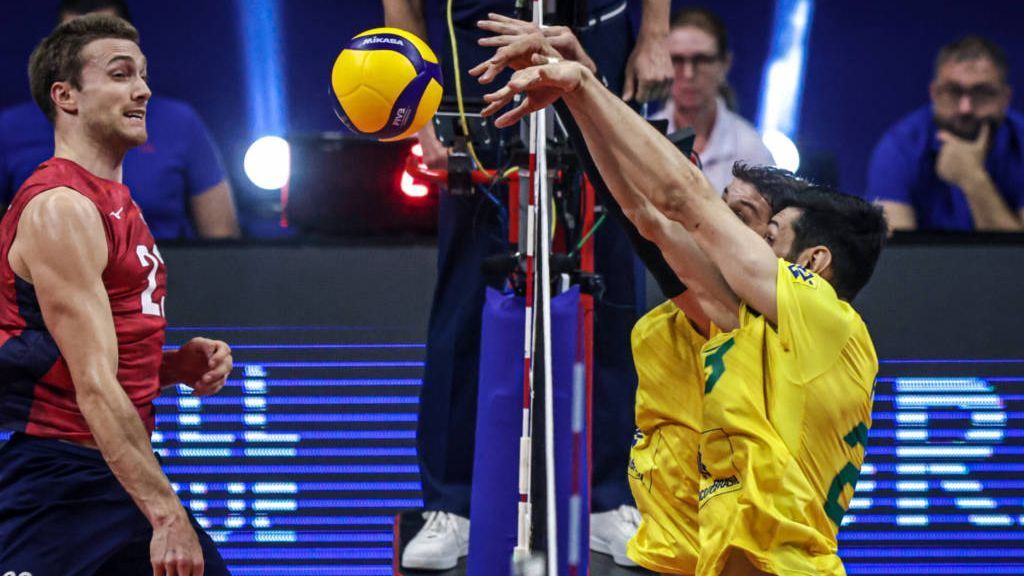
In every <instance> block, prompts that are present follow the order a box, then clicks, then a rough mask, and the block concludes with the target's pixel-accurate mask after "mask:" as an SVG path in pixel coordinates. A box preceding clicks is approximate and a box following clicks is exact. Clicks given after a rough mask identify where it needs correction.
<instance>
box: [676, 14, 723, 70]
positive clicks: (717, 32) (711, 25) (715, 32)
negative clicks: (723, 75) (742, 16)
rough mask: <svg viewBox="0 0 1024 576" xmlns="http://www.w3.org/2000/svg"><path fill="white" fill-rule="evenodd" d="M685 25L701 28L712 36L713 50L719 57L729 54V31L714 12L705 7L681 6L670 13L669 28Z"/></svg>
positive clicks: (683, 26)
mask: <svg viewBox="0 0 1024 576" xmlns="http://www.w3.org/2000/svg"><path fill="white" fill-rule="evenodd" d="M687 26H693V27H694V28H696V29H698V30H703V31H704V32H706V33H707V34H708V35H709V36H711V37H712V38H714V39H715V50H717V51H718V54H717V56H718V57H719V58H725V57H726V56H728V55H729V33H728V32H727V31H726V30H725V24H724V23H722V19H721V18H719V17H718V15H716V14H715V13H714V12H712V11H710V10H708V9H706V8H697V7H693V6H691V7H689V8H681V9H679V10H677V11H676V12H675V13H673V14H672V22H671V24H670V27H671V29H673V30H675V29H676V28H685V27H687Z"/></svg>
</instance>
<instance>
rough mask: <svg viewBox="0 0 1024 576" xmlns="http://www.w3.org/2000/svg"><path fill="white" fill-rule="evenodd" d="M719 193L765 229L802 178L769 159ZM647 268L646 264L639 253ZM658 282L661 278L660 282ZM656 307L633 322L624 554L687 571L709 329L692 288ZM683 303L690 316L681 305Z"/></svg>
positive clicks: (691, 567)
mask: <svg viewBox="0 0 1024 576" xmlns="http://www.w3.org/2000/svg"><path fill="white" fill-rule="evenodd" d="M733 176H734V178H735V180H734V181H733V182H732V183H731V184H730V185H729V186H727V187H726V190H725V192H724V194H723V196H722V199H723V200H725V203H726V205H728V206H729V208H730V209H731V210H732V211H733V212H734V213H735V214H737V216H739V218H740V220H741V221H742V222H743V223H744V224H746V225H747V226H749V227H750V228H751V229H752V230H754V231H755V232H758V233H759V234H764V233H765V232H766V231H767V229H768V221H769V219H770V218H771V216H772V215H773V214H774V211H775V210H774V209H773V205H781V202H783V200H784V199H785V198H788V197H789V196H791V195H793V194H798V193H799V192H800V191H801V190H803V189H806V188H807V186H808V183H807V182H805V181H803V180H800V179H798V178H796V177H794V176H793V174H792V173H790V172H788V171H786V170H782V169H779V168H774V167H771V166H746V165H744V164H736V165H735V166H734V167H733ZM645 263H646V264H648V267H650V266H651V265H650V263H648V262H647V260H645ZM659 284H661V283H659ZM666 296H672V297H671V298H670V300H671V301H666V302H665V303H663V304H661V305H660V306H657V307H655V308H654V309H653V310H651V311H650V312H648V313H647V314H646V315H645V316H644V317H643V318H641V319H640V321H639V322H637V324H636V326H635V327H634V328H633V334H632V346H633V360H634V364H635V365H636V370H637V376H638V386H637V393H636V426H637V432H636V436H635V438H634V443H633V448H632V450H631V452H630V463H629V481H630V488H631V489H632V491H633V497H634V499H635V500H636V502H637V509H638V510H639V511H640V515H641V522H640V526H639V528H638V529H637V533H636V535H635V536H634V537H633V538H632V539H630V541H629V544H628V548H627V553H628V554H629V557H630V558H632V559H633V560H634V561H635V562H636V563H637V564H639V565H641V566H643V567H644V568H647V569H649V570H653V571H656V572H660V573H662V574H681V575H682V574H693V573H694V571H695V570H696V565H697V557H698V552H699V548H700V545H699V541H698V519H697V504H698V502H697V496H698V492H699V489H700V488H699V486H700V483H699V475H698V469H697V453H698V443H699V439H700V433H701V431H702V430H703V428H702V422H703V405H702V402H703V397H704V362H703V358H702V357H701V354H700V351H701V348H702V347H703V346H704V344H705V343H706V342H707V337H708V336H709V335H713V334H714V333H715V332H716V329H715V327H714V326H709V329H710V333H709V332H706V331H704V328H703V327H704V326H708V322H707V321H706V319H704V320H702V317H703V315H702V314H701V315H697V311H696V310H695V308H694V307H695V305H696V304H697V303H696V302H695V301H694V294H693V293H688V292H683V293H681V294H678V295H673V294H669V293H666ZM684 310H688V311H689V312H690V314H691V316H690V317H688V316H687V314H686V313H685V312H684Z"/></svg>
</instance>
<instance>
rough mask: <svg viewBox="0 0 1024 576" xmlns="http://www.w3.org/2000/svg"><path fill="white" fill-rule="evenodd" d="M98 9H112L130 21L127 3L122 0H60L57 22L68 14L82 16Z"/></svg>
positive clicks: (120, 16) (123, 18)
mask: <svg viewBox="0 0 1024 576" xmlns="http://www.w3.org/2000/svg"><path fill="white" fill-rule="evenodd" d="M99 10H113V11H114V13H115V14H116V15H117V16H118V17H119V18H121V19H122V20H125V21H127V22H131V21H132V18H131V14H130V13H129V12H128V4H126V3H125V2H124V0H60V8H58V9H57V18H58V20H57V23H58V24H59V23H60V19H61V18H64V17H65V16H67V15H68V14H76V15H79V16H84V15H85V14H90V13H92V12H97V11H99Z"/></svg>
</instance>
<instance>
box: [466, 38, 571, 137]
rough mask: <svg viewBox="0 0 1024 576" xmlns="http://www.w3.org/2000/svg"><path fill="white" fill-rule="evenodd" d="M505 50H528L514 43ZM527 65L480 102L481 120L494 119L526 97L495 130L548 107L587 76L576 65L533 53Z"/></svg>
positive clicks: (496, 123) (496, 122) (496, 124)
mask: <svg viewBox="0 0 1024 576" xmlns="http://www.w3.org/2000/svg"><path fill="white" fill-rule="evenodd" d="M525 40H529V39H525ZM517 45H519V46H517ZM509 48H513V49H515V50H520V49H522V50H525V49H527V48H529V46H527V45H526V44H520V42H517V43H516V44H512V45H510V46H509ZM516 54H517V55H516V56H515V58H523V56H522V54H519V53H518V52H516ZM530 62H531V64H532V66H530V67H528V68H523V69H521V70H519V71H517V72H516V73H515V74H513V75H512V79H511V80H509V82H508V84H506V85H505V86H504V87H503V88H501V89H499V90H497V91H495V92H492V93H490V94H486V95H484V100H485V101H487V102H488V105H487V107H486V108H484V109H483V111H482V112H481V114H482V115H484V116H492V115H494V114H495V113H497V112H498V111H499V110H501V109H502V108H504V107H505V106H507V105H508V104H509V103H510V102H512V100H513V99H514V98H515V96H516V95H517V94H525V95H526V97H525V98H523V100H522V102H520V103H519V105H518V106H516V107H515V108H513V109H512V110H509V111H508V112H506V113H504V114H502V115H501V116H500V117H499V118H498V119H497V120H495V121H494V125H495V126H497V127H498V128H504V127H506V126H511V125H513V124H515V123H516V122H518V121H519V120H521V119H522V118H523V117H524V116H526V115H527V114H530V113H531V112H536V111H537V110H540V109H542V108H546V107H548V106H550V105H551V104H552V103H554V101H555V100H558V99H559V98H561V97H562V96H565V95H566V94H569V93H571V92H573V91H574V90H576V89H577V88H579V86H580V85H581V84H582V83H583V80H584V79H585V78H586V74H587V69H586V68H584V67H583V65H582V64H580V63H578V62H566V61H564V60H559V59H558V58H556V57H553V56H545V55H543V54H538V53H536V52H534V53H532V55H531V56H530Z"/></svg>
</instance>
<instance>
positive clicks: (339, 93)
mask: <svg viewBox="0 0 1024 576" xmlns="http://www.w3.org/2000/svg"><path fill="white" fill-rule="evenodd" d="M331 88H332V89H333V90H334V95H335V97H337V99H338V104H340V108H339V109H338V117H339V118H341V121H342V122H343V123H344V124H345V125H346V126H347V127H348V128H349V129H350V130H352V131H354V132H358V133H360V134H365V135H367V136H373V137H375V138H377V139H379V140H400V139H402V138H408V137H409V136H412V135H413V134H415V133H416V132H417V131H418V130H419V129H420V128H422V127H423V126H425V125H426V123H427V122H429V121H430V119H431V118H432V117H433V116H434V113H435V112H437V107H438V105H440V103H441V93H442V91H443V90H442V88H441V66H440V64H439V63H438V61H437V56H435V55H434V51H433V50H431V49H430V47H429V46H427V44H426V43H425V42H423V41H422V40H420V39H419V38H417V37H416V36H415V35H413V34H411V33H409V32H406V31H405V30H399V29H398V28H374V29H372V30H367V31H366V32H363V33H361V34H359V35H357V36H356V37H355V38H352V40H350V41H349V42H348V45H347V46H346V47H345V49H344V50H342V51H341V54H339V55H338V58H337V59H336V60H335V61H334V69H333V70H332V71H331Z"/></svg>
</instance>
